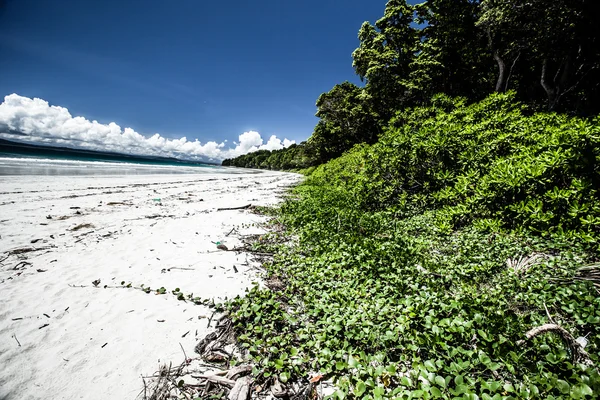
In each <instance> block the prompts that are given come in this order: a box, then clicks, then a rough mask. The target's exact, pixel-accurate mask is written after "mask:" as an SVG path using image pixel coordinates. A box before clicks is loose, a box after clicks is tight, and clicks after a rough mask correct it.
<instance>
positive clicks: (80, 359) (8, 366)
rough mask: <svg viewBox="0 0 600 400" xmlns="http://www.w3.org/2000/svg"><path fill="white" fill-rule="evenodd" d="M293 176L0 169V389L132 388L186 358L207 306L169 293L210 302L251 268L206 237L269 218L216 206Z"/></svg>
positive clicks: (267, 199)
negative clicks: (161, 291)
mask: <svg viewBox="0 0 600 400" xmlns="http://www.w3.org/2000/svg"><path fill="white" fill-rule="evenodd" d="M300 179H301V178H300V176H299V175H296V174H285V173H278V172H260V173H255V172H250V171H249V172H248V173H239V174H203V175H139V176H82V177H76V176H75V177H74V176H49V177H47V176H4V177H0V400H12V399H19V400H26V399H42V398H43V399H134V398H135V397H136V396H137V395H138V393H139V392H140V390H141V389H142V379H141V376H142V375H151V374H153V373H154V372H155V371H157V370H158V367H159V364H162V363H169V362H173V364H179V363H181V362H182V361H183V359H184V357H183V354H182V349H181V347H180V343H181V346H183V348H184V350H185V351H186V353H187V354H188V356H190V355H194V346H195V345H196V343H197V341H198V340H200V339H201V338H202V337H204V336H205V335H206V334H207V333H208V332H210V328H208V327H207V323H208V319H209V318H210V316H211V314H212V312H213V311H212V310H211V309H209V308H208V307H205V306H202V305H194V304H193V303H191V302H189V301H178V300H177V298H176V296H174V295H172V294H171V293H170V292H171V290H174V289H175V288H180V289H181V291H182V292H183V293H185V294H188V293H193V294H194V296H197V297H201V298H202V299H214V300H215V302H220V301H222V300H224V299H226V298H231V297H234V296H236V295H242V294H243V293H244V290H245V289H246V288H249V287H251V286H252V282H253V281H257V280H258V277H259V275H260V270H259V269H258V268H257V266H258V264H257V263H256V262H253V261H252V257H251V256H250V255H248V254H246V253H240V252H235V251H223V250H219V249H217V248H216V244H215V243H216V242H221V243H223V244H225V245H226V246H227V247H228V248H229V249H231V248H234V247H236V246H239V245H240V244H241V241H240V237H241V236H242V235H244V234H252V233H264V232H265V229H264V225H263V223H264V222H265V221H266V218H265V217H262V216H259V215H256V214H254V213H252V212H250V211H248V210H225V211H217V209H218V208H227V207H238V206H244V205H246V204H252V205H270V204H274V203H276V202H278V201H279V199H280V195H281V194H282V193H283V191H284V190H285V188H286V187H288V186H289V185H291V184H293V183H296V182H298V181H299V180H300ZM234 228H235V229H234ZM228 234H229V235H228ZM234 266H235V268H234ZM236 270H237V272H236ZM97 280H99V281H100V282H99V283H98V286H97V287H95V286H94V284H93V283H92V282H93V281H97ZM123 281H124V282H126V284H128V283H131V284H132V286H134V287H139V286H140V285H141V284H144V285H145V286H150V287H151V288H152V289H153V290H154V289H157V288H160V287H165V288H166V289H167V294H165V295H157V294H155V293H154V291H153V292H151V293H149V294H147V293H144V292H143V291H142V290H139V289H136V288H134V287H132V288H126V287H122V286H121V282H123ZM105 285H107V287H106V288H104V286H105ZM82 286H83V287H82Z"/></svg>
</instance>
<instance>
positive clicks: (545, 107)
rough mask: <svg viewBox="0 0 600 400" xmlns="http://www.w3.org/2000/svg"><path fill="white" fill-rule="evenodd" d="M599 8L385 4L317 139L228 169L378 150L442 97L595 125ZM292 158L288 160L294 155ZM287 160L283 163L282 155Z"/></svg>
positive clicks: (366, 28)
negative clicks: (398, 122)
mask: <svg viewBox="0 0 600 400" xmlns="http://www.w3.org/2000/svg"><path fill="white" fill-rule="evenodd" d="M597 9H598V7H597V4H595V2H594V1H591V0H558V1H548V0H533V1H527V2H523V1H517V0H487V1H485V0H483V1H478V0H429V1H426V2H424V3H422V4H418V5H414V6H411V5H409V4H408V3H407V2H406V1H405V0H391V1H389V2H388V3H387V5H386V7H385V11H384V15H383V17H382V18H380V19H379V20H377V22H376V23H375V24H374V25H371V24H370V23H368V22H365V23H364V24H363V25H362V27H361V28H360V31H359V32H358V39H359V41H360V44H359V47H358V48H357V49H356V50H355V51H354V52H353V54H352V57H353V67H354V70H355V72H356V74H357V75H358V76H359V77H360V78H361V80H362V81H363V82H364V83H365V84H364V87H358V86H356V85H354V84H352V83H350V82H343V83H340V84H338V85H335V86H334V87H333V88H332V89H331V90H330V91H329V92H327V93H323V94H322V95H321V96H320V97H319V98H318V100H317V103H316V106H317V113H316V116H317V117H318V118H319V122H318V124H317V125H316V127H315V129H314V131H313V133H312V135H311V136H310V138H309V139H308V140H307V141H306V142H303V143H302V144H299V145H297V146H294V147H293V148H290V149H289V150H287V151H286V150H277V151H274V152H270V153H266V152H255V153H251V154H246V155H244V156H240V157H237V158H234V159H227V160H224V161H223V165H231V166H237V167H250V168H265V169H279V170H281V169H302V168H307V167H309V166H314V165H318V164H322V163H324V162H327V161H328V160H331V159H333V158H336V157H339V156H340V155H342V154H343V153H344V151H347V150H349V149H351V148H352V147H353V146H354V145H355V144H359V143H367V144H373V143H375V142H377V140H378V138H379V137H380V135H381V134H382V132H383V131H384V130H385V128H386V127H387V124H388V122H389V121H390V119H391V118H392V117H394V116H395V114H396V113H397V112H399V111H402V110H406V109H408V108H411V107H415V106H422V105H427V104H429V103H430V102H431V99H432V97H433V96H434V95H436V94H441V93H443V94H446V95H447V96H450V97H453V98H454V97H459V98H461V99H464V100H465V101H467V102H468V103H472V102H476V101H481V100H483V99H484V98H485V97H486V96H488V95H490V94H492V93H505V92H509V91H512V92H514V93H515V97H514V98H515V100H516V101H519V102H520V103H522V104H525V105H527V106H528V107H529V109H530V110H532V111H555V112H558V113H565V114H568V115H575V116H581V117H589V116H594V115H597V114H598V112H599V111H600V94H599V93H600V90H599V89H600V86H599V85H600V33H599V32H600V30H599V29H597V26H595V24H596V21H597V17H598V16H599V15H600V13H599V12H598V10H597ZM286 153H288V154H286ZM284 154H285V155H284Z"/></svg>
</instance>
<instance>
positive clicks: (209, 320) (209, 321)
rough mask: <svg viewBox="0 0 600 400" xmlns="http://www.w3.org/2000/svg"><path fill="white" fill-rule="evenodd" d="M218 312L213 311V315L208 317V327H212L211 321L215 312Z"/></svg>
mask: <svg viewBox="0 0 600 400" xmlns="http://www.w3.org/2000/svg"><path fill="white" fill-rule="evenodd" d="M216 313H217V311H216V310H215V311H213V313H212V315H211V316H210V318H209V319H208V324H207V325H206V327H207V328H210V323H211V321H212V319H213V317H214V316H215V314H216Z"/></svg>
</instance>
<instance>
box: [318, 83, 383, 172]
mask: <svg viewBox="0 0 600 400" xmlns="http://www.w3.org/2000/svg"><path fill="white" fill-rule="evenodd" d="M316 116H317V117H319V118H320V119H321V120H320V121H319V122H318V124H317V126H316V127H315V130H314V132H313V134H312V136H311V138H310V140H309V143H310V145H311V147H312V148H314V150H315V152H316V153H317V156H318V158H319V159H320V160H321V161H322V162H324V161H327V160H329V159H331V158H334V157H338V156H340V155H341V154H342V153H343V152H344V151H346V150H349V149H350V148H352V146H354V145H355V144H357V143H374V142H375V141H377V138H378V136H379V133H380V128H379V124H378V115H377V113H376V112H374V111H373V108H372V105H371V101H370V97H369V95H368V94H367V93H366V91H365V90H364V89H362V88H359V87H358V86H356V85H354V84H352V83H350V82H344V83H342V84H339V85H335V86H334V87H333V89H331V90H330V91H329V92H327V93H323V94H322V95H321V96H319V99H318V100H317V114H316Z"/></svg>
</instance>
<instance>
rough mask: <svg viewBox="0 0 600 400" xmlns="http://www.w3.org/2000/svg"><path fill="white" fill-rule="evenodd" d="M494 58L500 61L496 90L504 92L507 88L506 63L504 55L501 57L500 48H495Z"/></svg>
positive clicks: (497, 61)
mask: <svg viewBox="0 0 600 400" xmlns="http://www.w3.org/2000/svg"><path fill="white" fill-rule="evenodd" d="M494 60H496V63H498V80H497V81H496V92H497V93H500V92H504V89H505V88H506V85H505V81H506V63H505V62H504V60H503V59H502V57H500V51H498V50H494Z"/></svg>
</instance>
